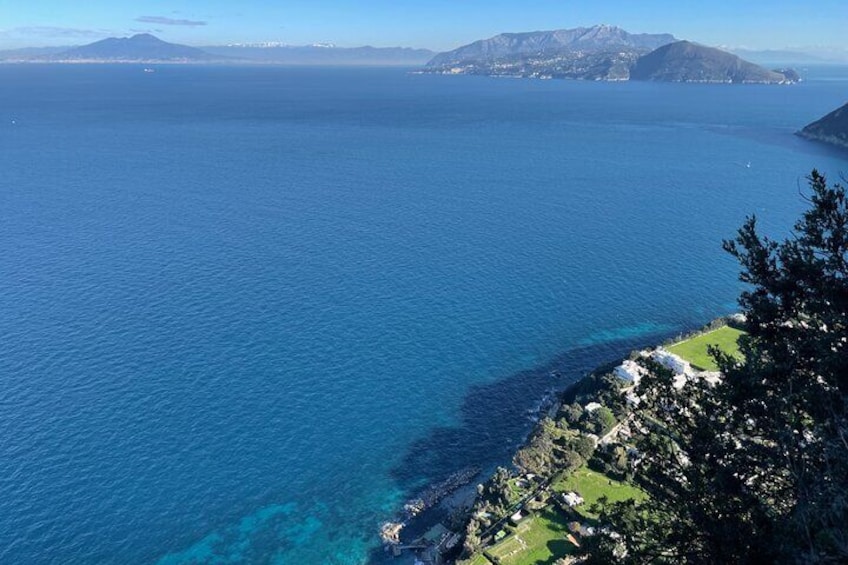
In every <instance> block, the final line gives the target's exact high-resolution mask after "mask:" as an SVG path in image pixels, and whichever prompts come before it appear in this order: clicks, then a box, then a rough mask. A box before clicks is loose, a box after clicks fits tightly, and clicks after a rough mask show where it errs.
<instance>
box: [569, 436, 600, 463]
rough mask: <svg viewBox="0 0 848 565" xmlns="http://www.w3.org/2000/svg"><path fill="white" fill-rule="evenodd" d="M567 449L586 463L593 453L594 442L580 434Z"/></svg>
mask: <svg viewBox="0 0 848 565" xmlns="http://www.w3.org/2000/svg"><path fill="white" fill-rule="evenodd" d="M569 447H571V449H573V450H574V451H576V452H577V453H578V454H579V455H580V457H582V458H583V459H585V460H587V461H588V460H589V459H590V458H591V457H592V453H594V451H595V442H594V441H592V440H591V439H589V438H588V437H586V436H584V435H582V434H581V435H580V436H578V437H577V438H576V439H575V440H573V441H572V442H571V443H570V444H569Z"/></svg>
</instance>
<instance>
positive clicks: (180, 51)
mask: <svg viewBox="0 0 848 565" xmlns="http://www.w3.org/2000/svg"><path fill="white" fill-rule="evenodd" d="M52 59H54V60H58V61H114V62H134V61H138V62H151V61H169V62H204V61H212V60H216V59H222V57H219V56H216V55H211V54H209V53H207V52H205V51H203V50H201V49H197V48H196V47H189V46H187V45H179V44H177V43H168V42H167V41H162V40H161V39H159V38H157V37H154V36H152V35H150V34H149V33H140V34H137V35H133V36H132V37H110V38H109V39H103V40H101V41H96V42H94V43H90V44H88V45H83V46H81V47H75V48H73V49H68V50H67V51H63V52H61V53H57V54H55V55H53V56H52Z"/></svg>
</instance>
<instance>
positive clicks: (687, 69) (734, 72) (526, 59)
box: [421, 25, 799, 84]
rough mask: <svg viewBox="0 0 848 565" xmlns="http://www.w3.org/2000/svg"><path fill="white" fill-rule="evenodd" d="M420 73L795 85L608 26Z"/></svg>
mask: <svg viewBox="0 0 848 565" xmlns="http://www.w3.org/2000/svg"><path fill="white" fill-rule="evenodd" d="M421 72H424V73H434V74H468V75H485V76H508V77H519V78H539V79H552V78H560V79H579V80H606V81H623V80H651V81H663V82H715V83H743V84H751V83H757V84H789V83H793V82H797V81H798V80H799V77H798V75H797V73H795V72H794V71H791V70H775V71H770V70H767V69H765V68H763V67H760V66H759V65H755V64H754V63H750V62H748V61H744V60H743V59H741V58H739V57H737V56H736V55H733V54H732V53H728V52H725V51H721V50H720V49H715V48H712V47H706V46H703V45H699V44H697V43H693V42H690V41H678V40H677V39H676V38H675V37H674V36H673V35H671V34H668V33H661V34H644V33H642V34H632V33H629V32H627V31H625V30H623V29H621V28H619V27H616V26H608V25H597V26H593V27H589V28H575V29H566V30H555V31H539V32H530V33H505V34H501V35H497V36H495V37H492V38H490V39H484V40H480V41H475V42H473V43H471V44H469V45H465V46H463V47H459V48H458V49H454V50H453V51H448V52H446V53H441V54H439V55H437V56H436V57H434V58H433V59H432V60H431V61H430V62H429V63H427V65H426V67H425V68H424V69H423V70H422V71H421Z"/></svg>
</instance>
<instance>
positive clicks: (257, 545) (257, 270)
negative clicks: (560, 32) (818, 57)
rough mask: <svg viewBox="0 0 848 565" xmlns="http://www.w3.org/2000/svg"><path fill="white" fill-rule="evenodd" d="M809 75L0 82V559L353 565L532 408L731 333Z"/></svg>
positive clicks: (182, 76)
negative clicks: (690, 79) (769, 81)
mask: <svg viewBox="0 0 848 565" xmlns="http://www.w3.org/2000/svg"><path fill="white" fill-rule="evenodd" d="M803 74H805V76H806V78H807V80H806V81H805V82H803V83H801V84H798V85H795V86H728V85H698V84H649V83H595V82H571V81H531V80H505V79H492V78H483V77H445V76H426V75H415V74H410V73H408V72H406V70H399V69H312V68H270V67H269V68H251V67H214V66H209V67H204V66H179V65H175V66H161V67H157V68H156V72H155V73H144V72H142V68H141V67H136V66H110V65H93V66H86V65H67V66H53V65H17V66H16V65H6V66H0V171H2V174H0V434H1V435H0V562H2V563H51V564H52V563H55V564H76V563H85V564H89V563H104V564H134V563H139V564H142V563H143V564H161V565H172V564H174V565H178V564H187V563H210V564H211V563H215V564H220V563H244V562H249V563H274V564H312V563H328V564H359V563H363V562H367V561H369V560H371V561H379V560H380V559H381V555H382V552H381V551H380V550H379V548H378V547H377V546H378V539H377V531H378V527H379V524H380V523H381V522H382V521H384V520H386V519H388V518H391V517H392V515H393V514H394V513H395V512H396V511H397V510H398V509H399V507H400V505H401V504H402V503H403V501H404V500H405V499H406V498H407V497H409V496H410V495H412V494H414V493H415V492H416V491H417V490H418V489H421V488H423V487H424V486H426V485H427V484H428V483H429V482H431V481H436V480H440V479H443V478H444V477H445V476H447V475H448V474H450V473H451V472H453V471H456V470H458V469H461V468H464V467H467V466H469V465H479V466H480V467H483V468H491V467H492V465H495V464H498V463H506V462H508V461H509V459H510V455H511V452H512V450H513V449H514V448H515V446H516V445H517V444H518V443H519V442H521V441H522V439H523V438H524V437H525V435H526V433H527V432H528V430H529V429H530V426H531V425H532V422H530V421H529V420H528V418H527V414H526V412H527V410H528V409H529V408H531V407H533V406H534V405H536V404H537V403H538V401H539V399H540V398H541V397H542V396H543V395H544V394H545V392H546V391H548V390H550V389H561V388H563V387H565V386H567V385H568V384H569V383H571V382H574V381H575V380H576V379H578V378H579V377H581V376H582V375H583V374H585V373H586V372H587V371H589V370H590V369H591V368H593V367H594V366H596V365H598V364H600V363H605V362H609V361H614V360H615V359H616V358H618V357H621V356H623V355H626V354H627V353H628V352H629V351H630V350H632V349H634V348H636V347H640V346H644V345H648V344H652V343H655V342H657V341H660V340H662V339H664V338H667V337H670V336H672V335H674V334H676V333H678V332H681V331H685V330H690V329H693V328H695V327H697V326H699V325H700V324H703V323H705V322H707V321H709V320H710V319H712V318H714V317H716V316H719V315H723V314H727V313H730V312H733V311H734V310H735V308H736V304H735V300H736V297H737V295H738V293H739V291H740V290H741V288H742V287H741V284H740V283H739V282H738V279H737V274H738V268H737V266H736V264H735V263H734V261H733V260H732V259H731V258H730V257H728V256H727V255H726V254H725V253H724V252H723V251H722V250H721V241H722V239H724V238H729V237H732V236H733V235H734V233H735V230H736V229H737V228H738V227H739V226H740V225H741V224H742V222H743V221H744V219H745V217H746V216H747V215H749V214H756V215H757V217H758V218H759V220H760V225H761V228H762V230H763V231H764V232H766V233H769V234H771V235H773V236H775V237H783V236H785V235H787V234H788V233H789V230H790V229H791V226H792V223H793V222H794V220H795V219H796V218H797V216H798V214H799V212H801V211H802V210H803V209H804V207H805V203H804V200H803V198H802V197H801V195H800V194H799V190H800V189H803V187H804V185H805V180H804V177H805V175H807V174H808V173H809V172H810V170H811V169H812V168H813V167H817V168H819V169H820V170H822V171H824V172H826V173H828V174H829V175H831V176H832V177H833V178H834V179H836V177H837V175H838V173H839V172H840V171H844V170H846V169H848V160H846V155H848V154H846V153H843V152H840V151H837V150H833V149H829V148H827V147H825V146H822V145H818V144H815V143H811V142H807V141H804V140H802V139H799V138H797V137H795V136H793V132H794V131H795V130H797V129H799V128H800V127H802V126H803V125H805V124H806V123H808V122H810V121H812V120H814V119H817V118H818V117H820V116H822V115H823V114H825V113H827V112H829V111H831V110H832V109H834V108H836V107H837V106H839V105H841V104H843V103H844V102H845V101H846V97H848V69H844V68H837V67H829V68H810V69H806V70H804V72H803Z"/></svg>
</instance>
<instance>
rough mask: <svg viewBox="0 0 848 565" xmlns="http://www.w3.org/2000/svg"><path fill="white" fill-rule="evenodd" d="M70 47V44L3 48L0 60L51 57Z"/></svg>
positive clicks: (27, 59) (33, 59) (23, 60)
mask: <svg viewBox="0 0 848 565" xmlns="http://www.w3.org/2000/svg"><path fill="white" fill-rule="evenodd" d="M68 49H71V47H70V46H67V45H66V46H64V47H22V48H20V49H4V50H2V51H0V61H20V62H25V61H38V60H41V59H45V58H47V57H52V56H53V55H55V54H57V53H61V52H62V51H67V50H68Z"/></svg>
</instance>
